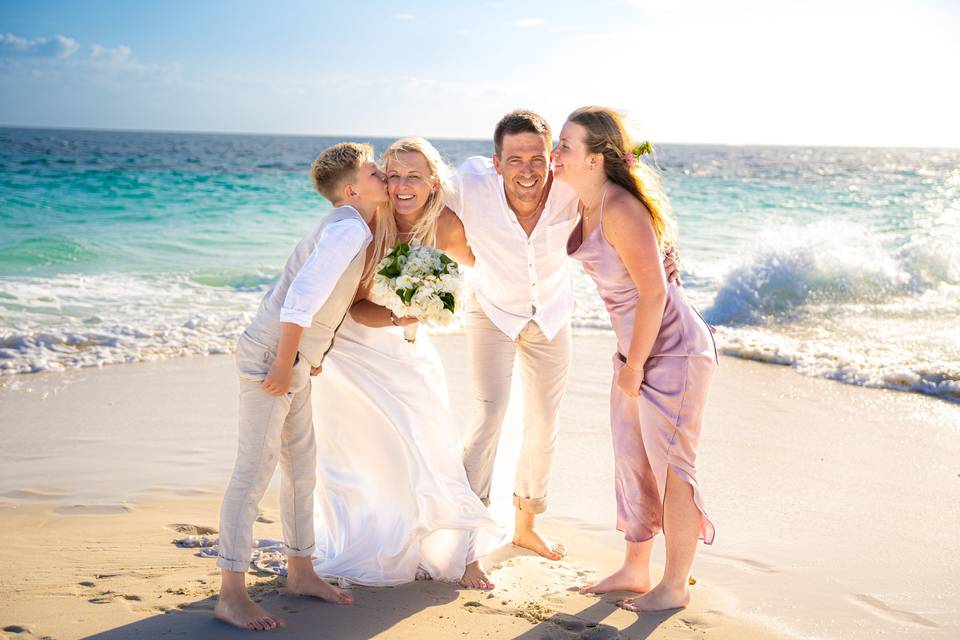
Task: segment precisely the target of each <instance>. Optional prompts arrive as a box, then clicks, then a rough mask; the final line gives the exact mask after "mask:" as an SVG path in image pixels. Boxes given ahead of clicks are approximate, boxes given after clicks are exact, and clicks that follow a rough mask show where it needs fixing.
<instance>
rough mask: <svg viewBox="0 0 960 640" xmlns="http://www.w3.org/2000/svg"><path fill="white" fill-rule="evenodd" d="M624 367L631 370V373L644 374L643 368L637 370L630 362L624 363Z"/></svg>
mask: <svg viewBox="0 0 960 640" xmlns="http://www.w3.org/2000/svg"><path fill="white" fill-rule="evenodd" d="M623 366H625V367H626V368H627V369H630V370H631V371H635V372H636V373H643V369H642V368H640V369H637V368H636V367H631V366H630V363H629V362H624V363H623Z"/></svg>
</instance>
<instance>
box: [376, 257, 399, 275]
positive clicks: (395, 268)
mask: <svg viewBox="0 0 960 640" xmlns="http://www.w3.org/2000/svg"><path fill="white" fill-rule="evenodd" d="M377 274H378V275H381V276H385V277H387V278H396V277H397V276H399V275H400V265H399V264H397V261H396V260H392V261H391V262H390V263H389V264H387V266H385V267H384V268H383V269H380V271H377Z"/></svg>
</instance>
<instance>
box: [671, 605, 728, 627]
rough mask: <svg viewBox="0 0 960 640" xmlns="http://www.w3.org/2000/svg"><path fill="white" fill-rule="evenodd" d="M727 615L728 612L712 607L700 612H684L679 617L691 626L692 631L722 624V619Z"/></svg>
mask: <svg viewBox="0 0 960 640" xmlns="http://www.w3.org/2000/svg"><path fill="white" fill-rule="evenodd" d="M725 617H726V614H724V613H723V612H721V611H717V610H715V609H710V610H708V611H703V612H700V613H684V614H683V615H682V616H680V617H679V618H678V619H679V620H680V622H682V623H683V624H685V625H686V626H687V627H689V629H690V630H691V631H701V632H703V631H706V630H707V629H712V628H714V627H715V626H717V625H718V624H720V622H721V620H720V619H721V618H725Z"/></svg>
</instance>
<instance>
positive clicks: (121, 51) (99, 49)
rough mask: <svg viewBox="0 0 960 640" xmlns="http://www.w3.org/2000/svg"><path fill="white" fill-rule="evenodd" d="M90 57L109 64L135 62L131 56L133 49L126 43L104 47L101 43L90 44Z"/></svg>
mask: <svg viewBox="0 0 960 640" xmlns="http://www.w3.org/2000/svg"><path fill="white" fill-rule="evenodd" d="M90 59H91V60H98V61H101V62H108V63H110V64H130V63H131V62H133V63H136V60H135V59H134V58H133V51H131V50H130V47H128V46H126V45H120V46H118V47H105V46H103V45H102V44H94V45H90Z"/></svg>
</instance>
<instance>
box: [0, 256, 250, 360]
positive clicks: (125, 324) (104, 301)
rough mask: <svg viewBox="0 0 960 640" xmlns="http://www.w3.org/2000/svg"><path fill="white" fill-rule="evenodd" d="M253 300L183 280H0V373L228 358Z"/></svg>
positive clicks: (240, 293)
mask: <svg viewBox="0 0 960 640" xmlns="http://www.w3.org/2000/svg"><path fill="white" fill-rule="evenodd" d="M260 295H262V294H261V293H258V292H249V291H237V290H233V289H229V288H222V287H221V288H216V287H209V286H205V285H201V284H197V283H195V282H193V281H191V280H190V279H189V278H187V277H185V276H172V277H156V276H133V275H123V274H101V275H96V276H77V275H64V276H56V277H52V278H42V279H40V278H15V279H4V280H0V374H7V375H9V374H15V373H31V372H39V371H55V370H62V369H65V368H74V367H90V366H102V365H105V364H121V363H128V362H140V361H144V360H154V359H159V358H166V357H171V356H180V355H189V354H210V353H229V352H230V351H232V349H233V343H234V342H235V341H236V337H237V336H238V335H239V333H240V332H241V331H242V330H243V328H244V327H245V326H246V323H247V322H248V321H249V319H250V317H251V314H252V311H253V310H255V309H256V304H257V301H258V300H259V297H260Z"/></svg>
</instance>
